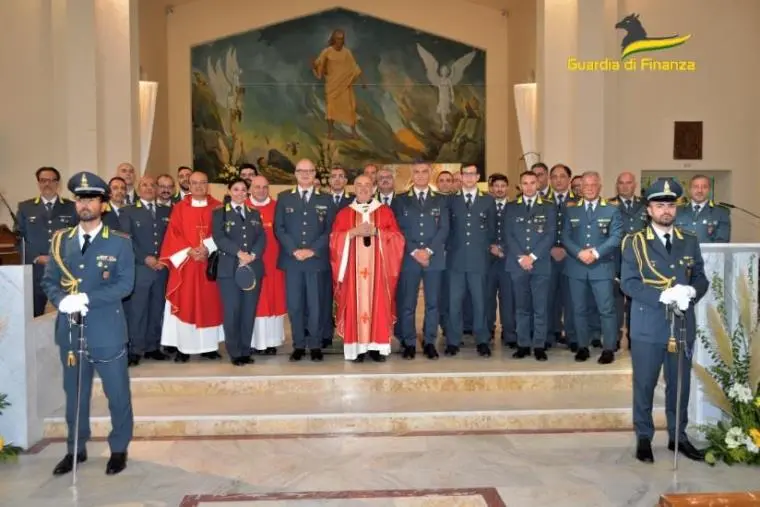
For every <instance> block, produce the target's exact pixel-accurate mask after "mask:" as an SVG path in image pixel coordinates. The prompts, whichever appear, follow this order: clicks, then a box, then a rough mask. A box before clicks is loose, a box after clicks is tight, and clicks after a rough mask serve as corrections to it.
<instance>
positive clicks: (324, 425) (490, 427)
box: [45, 387, 664, 438]
mask: <svg viewBox="0 0 760 507" xmlns="http://www.w3.org/2000/svg"><path fill="white" fill-rule="evenodd" d="M133 408H134V413H135V436H137V437H183V436H220V435H281V434H288V435H313V434H341V433H347V434H352V433H359V434H366V433H393V434H398V433H409V432H467V431H583V430H623V429H628V428H630V427H631V394H630V391H623V390H620V391H610V390H607V389H604V388H603V387H600V388H598V389H597V390H596V391H595V392H592V391H580V392H575V391H556V392H551V391H550V392H536V391H522V392H520V391H516V392H509V393H504V392H500V391H482V392H422V393H420V392H417V393H410V392H391V393H384V392H379V393H371V394H369V395H368V394H365V393H345V392H343V393H330V394H323V395H314V394H303V393H291V394H289V395H287V396H282V395H271V394H264V393H254V394H242V395H231V394H228V395H215V396H201V397H198V396H172V397H167V396H141V397H137V398H135V399H134V400H133ZM62 415H63V413H62V411H59V412H58V413H56V414H55V416H54V417H51V418H49V419H47V420H46V423H45V436H46V437H48V438H60V437H63V436H64V435H65V432H66V425H65V420H64V418H63V417H62ZM663 422H664V411H663V409H662V408H661V407H660V406H658V408H657V409H656V414H655V423H656V424H657V426H658V427H659V426H662V424H663ZM91 423H92V434H93V435H94V436H95V437H104V436H107V434H108V431H109V430H110V420H109V418H108V409H107V402H106V400H105V399H103V398H96V399H94V400H93V405H92V411H91Z"/></svg>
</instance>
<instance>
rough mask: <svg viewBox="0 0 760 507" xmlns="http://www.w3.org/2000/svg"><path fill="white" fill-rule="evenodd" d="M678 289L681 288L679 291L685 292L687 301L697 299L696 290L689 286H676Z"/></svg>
mask: <svg viewBox="0 0 760 507" xmlns="http://www.w3.org/2000/svg"><path fill="white" fill-rule="evenodd" d="M679 287H681V289H680V290H683V291H686V294H687V295H688V297H689V299H695V298H696V297H697V289H695V288H694V287H692V286H691V285H676V289H677V288H679Z"/></svg>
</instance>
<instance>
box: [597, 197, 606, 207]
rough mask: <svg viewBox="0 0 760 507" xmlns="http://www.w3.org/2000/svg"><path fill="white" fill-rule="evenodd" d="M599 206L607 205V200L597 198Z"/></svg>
mask: <svg viewBox="0 0 760 507" xmlns="http://www.w3.org/2000/svg"><path fill="white" fill-rule="evenodd" d="M599 206H607V200H606V199H602V198H601V197H600V198H599Z"/></svg>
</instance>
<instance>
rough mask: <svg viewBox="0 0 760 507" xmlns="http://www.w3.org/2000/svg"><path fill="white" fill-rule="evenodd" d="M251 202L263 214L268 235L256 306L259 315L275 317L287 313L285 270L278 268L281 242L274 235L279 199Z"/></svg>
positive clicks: (262, 219) (262, 218)
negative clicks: (266, 201) (262, 202)
mask: <svg viewBox="0 0 760 507" xmlns="http://www.w3.org/2000/svg"><path fill="white" fill-rule="evenodd" d="M249 204H250V205H251V206H253V207H254V208H256V209H257V210H258V212H259V213H260V214H261V222H262V223H263V224H264V232H266V235H267V245H266V248H264V255H263V256H262V261H263V262H264V278H263V279H262V281H261V294H260V296H259V306H258V307H257V308H256V316H257V317H274V316H278V315H285V314H286V313H287V309H286V307H285V272H284V271H280V270H279V269H277V256H278V255H279V254H280V244H279V243H278V242H277V238H276V237H275V235H274V208H275V206H276V205H277V201H275V200H274V199H269V202H268V203H267V204H264V205H263V206H260V205H258V204H256V203H255V202H254V201H253V200H252V199H249Z"/></svg>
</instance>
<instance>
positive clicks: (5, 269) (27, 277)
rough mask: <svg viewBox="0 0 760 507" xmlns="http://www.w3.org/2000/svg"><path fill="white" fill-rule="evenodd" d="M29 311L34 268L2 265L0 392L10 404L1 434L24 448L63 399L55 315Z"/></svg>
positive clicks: (39, 433)
mask: <svg viewBox="0 0 760 507" xmlns="http://www.w3.org/2000/svg"><path fill="white" fill-rule="evenodd" d="M32 315H33V312H32V267H31V266H0V392H2V393H5V394H7V395H8V400H7V401H8V402H10V404H11V406H10V407H8V408H6V409H5V411H4V412H3V414H2V415H0V435H2V436H3V437H4V438H5V440H6V442H11V443H13V444H14V445H18V446H20V447H23V448H28V447H30V446H32V445H34V444H35V443H36V442H38V441H39V440H40V439H41V438H42V435H43V421H44V419H45V417H47V416H49V415H51V414H53V413H54V412H56V411H59V410H60V409H61V407H62V406H63V400H64V399H63V390H62V388H61V366H60V362H59V359H58V349H57V347H56V346H55V343H54V341H53V326H54V323H55V315H56V314H55V313H49V314H45V315H42V316H40V317H38V318H36V319H35V318H33V317H32Z"/></svg>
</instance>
